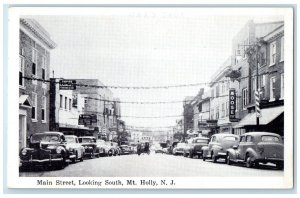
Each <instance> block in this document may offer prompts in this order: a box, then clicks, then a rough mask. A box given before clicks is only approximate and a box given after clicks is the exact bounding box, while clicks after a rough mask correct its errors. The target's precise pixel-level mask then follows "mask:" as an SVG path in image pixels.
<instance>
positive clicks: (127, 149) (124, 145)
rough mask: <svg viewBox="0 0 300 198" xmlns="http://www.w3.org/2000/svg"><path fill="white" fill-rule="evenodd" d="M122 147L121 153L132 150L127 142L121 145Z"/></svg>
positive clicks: (128, 152) (129, 152)
mask: <svg viewBox="0 0 300 198" xmlns="http://www.w3.org/2000/svg"><path fill="white" fill-rule="evenodd" d="M120 149H121V153H120V154H121V155H128V154H131V150H130V148H129V146H128V145H126V144H123V145H121V146H120Z"/></svg>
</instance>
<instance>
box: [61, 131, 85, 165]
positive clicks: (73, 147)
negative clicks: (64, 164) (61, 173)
mask: <svg viewBox="0 0 300 198" xmlns="http://www.w3.org/2000/svg"><path fill="white" fill-rule="evenodd" d="M65 140H66V148H67V149H68V151H69V159H70V160H71V161H72V162H73V163H75V162H76V160H80V161H83V157H84V147H83V146H82V145H81V144H80V143H79V140H78V137H77V136H75V135H65Z"/></svg>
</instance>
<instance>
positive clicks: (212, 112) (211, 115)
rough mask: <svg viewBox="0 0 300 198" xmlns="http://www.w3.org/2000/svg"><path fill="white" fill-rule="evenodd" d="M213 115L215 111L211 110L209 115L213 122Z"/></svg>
mask: <svg viewBox="0 0 300 198" xmlns="http://www.w3.org/2000/svg"><path fill="white" fill-rule="evenodd" d="M214 114H215V111H214V109H211V114H210V119H211V120H213V119H214V117H215V116H214Z"/></svg>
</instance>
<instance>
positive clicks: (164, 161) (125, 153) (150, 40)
mask: <svg viewBox="0 0 300 198" xmlns="http://www.w3.org/2000/svg"><path fill="white" fill-rule="evenodd" d="M293 14H294V12H293V7H288V6H285V7H280V6H279V7H266V6H265V7H259V6H257V7H255V6H253V7H201V6H193V7H172V6H170V7H168V6H164V7H159V6H151V7H145V6H144V7H138V6H135V7H130V6H126V7H121V6H120V7H118V6H113V7H101V6H99V7H10V8H9V12H8V20H9V22H8V65H7V72H8V73H7V75H8V76H9V78H8V85H7V93H8V94H7V96H6V97H7V108H8V112H7V128H8V131H6V136H7V142H6V145H7V151H9V153H8V154H7V159H6V170H7V185H8V188H42V189H46V188H68V189H69V188H93V189H229V188H230V189H291V188H293V185H294V184H293V175H294V169H293V164H294V152H293V148H294V145H293V141H294V132H295V131H294V128H293V125H294V123H293V113H294V107H293V86H294V85H293V78H294V76H293V72H294V67H295V66H294V56H293V54H294V48H293V46H294V45H293V43H294V40H293V38H294V21H293ZM17 119H18V121H16V120H17Z"/></svg>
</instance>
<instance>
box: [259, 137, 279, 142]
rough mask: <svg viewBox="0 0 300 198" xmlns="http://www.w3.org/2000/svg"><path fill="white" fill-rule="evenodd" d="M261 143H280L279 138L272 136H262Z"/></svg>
mask: <svg viewBox="0 0 300 198" xmlns="http://www.w3.org/2000/svg"><path fill="white" fill-rule="evenodd" d="M261 141H262V142H280V140H279V138H278V137H276V136H271V135H264V136H261Z"/></svg>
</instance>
